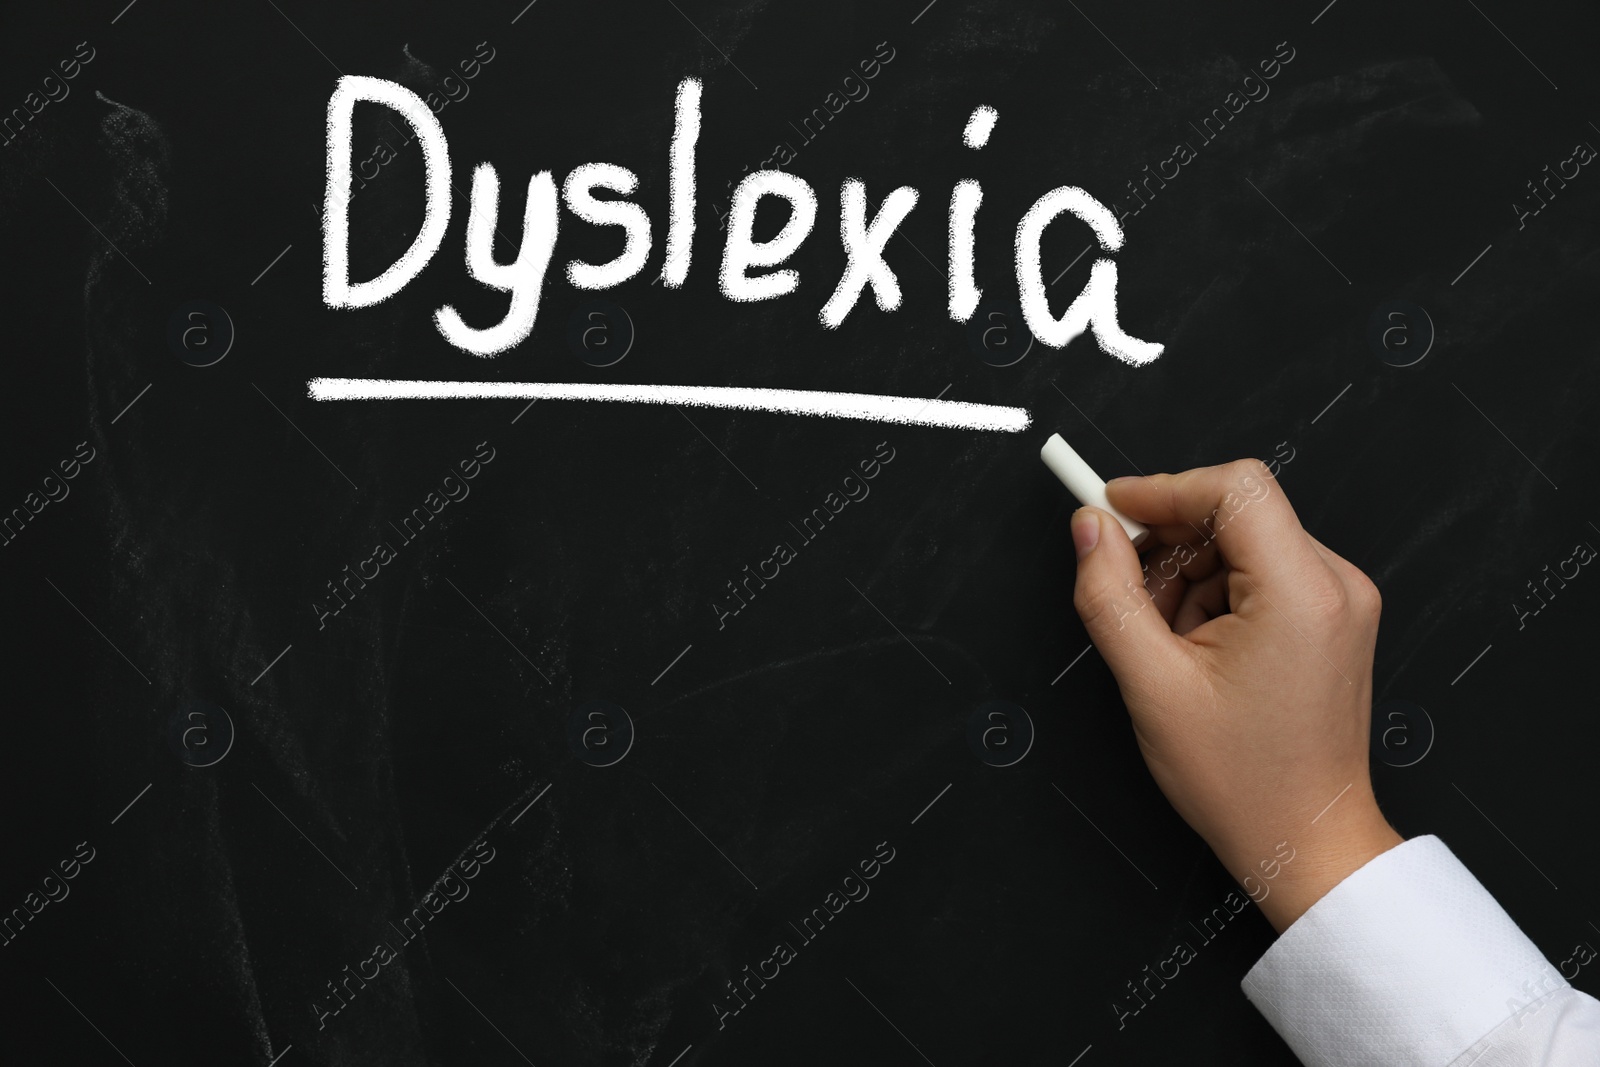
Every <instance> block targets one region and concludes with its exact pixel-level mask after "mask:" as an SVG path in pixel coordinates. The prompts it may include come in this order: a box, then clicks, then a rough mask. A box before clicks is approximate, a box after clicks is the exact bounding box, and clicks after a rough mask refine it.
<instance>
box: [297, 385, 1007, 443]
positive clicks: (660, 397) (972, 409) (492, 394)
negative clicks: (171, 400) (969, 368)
mask: <svg viewBox="0 0 1600 1067" xmlns="http://www.w3.org/2000/svg"><path fill="white" fill-rule="evenodd" d="M306 391H307V393H308V394H309V395H310V396H311V398H312V399H313V400H609V401H613V402H618V403H624V404H684V405H688V406H689V407H702V408H738V409H740V410H743V411H773V412H778V413H780V414H785V415H817V416H821V417H824V418H836V419H863V420H865V421H868V422H896V423H900V424H902V425H905V426H938V427H943V428H945V429H951V430H996V431H1000V432H1003V433H1019V432H1021V431H1023V430H1026V429H1027V428H1028V427H1029V426H1030V425H1032V423H1033V418H1032V416H1030V415H1029V414H1028V409H1027V408H1017V407H1004V406H1002V405H999V404H969V403H967V402H965V401H961V400H925V399H923V398H922V397H914V396H878V395H874V394H871V393H829V392H821V391H816V390H810V389H748V388H741V387H737V386H720V385H616V384H610V383H590V382H440V381H409V380H399V379H392V378H312V379H311V380H310V381H308V382H307V383H306Z"/></svg>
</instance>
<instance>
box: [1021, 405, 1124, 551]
mask: <svg viewBox="0 0 1600 1067" xmlns="http://www.w3.org/2000/svg"><path fill="white" fill-rule="evenodd" d="M1039 458H1040V459H1042V460H1044V465H1045V466H1046V467H1049V468H1050V472H1051V473H1052V474H1054V475H1055V476H1056V477H1057V478H1060V479H1061V484H1062V485H1064V486H1066V487H1067V489H1068V490H1069V491H1070V492H1071V493H1072V495H1073V496H1075V497H1077V498H1078V503H1080V504H1086V505H1089V506H1091V507H1097V508H1099V509H1100V510H1102V511H1108V512H1110V513H1111V514H1112V515H1114V516H1116V520H1117V521H1118V522H1120V523H1122V528H1123V529H1124V530H1126V531H1127V532H1128V539H1129V540H1130V541H1132V542H1133V547H1134V548H1135V549H1139V548H1142V547H1143V546H1144V543H1145V541H1147V540H1149V538H1150V529H1149V527H1147V526H1145V525H1144V524H1143V523H1138V522H1134V521H1133V520H1132V519H1130V518H1128V517H1127V516H1126V515H1124V514H1123V513H1122V512H1120V511H1118V510H1117V509H1116V508H1114V507H1112V506H1111V502H1110V501H1108V500H1107V499H1106V483H1105V482H1104V481H1103V480H1101V478H1100V476H1099V475H1098V474H1096V473H1095V472H1094V470H1093V469H1092V468H1091V467H1090V466H1089V465H1088V464H1087V463H1085V462H1084V461H1083V457H1082V456H1080V455H1078V453H1076V452H1074V451H1073V449H1072V446H1071V445H1069V444H1067V442H1065V441H1063V440H1062V439H1061V435H1060V434H1058V433H1053V434H1051V435H1050V440H1048V441H1046V442H1045V443H1044V447H1043V448H1041V449H1040V450H1039Z"/></svg>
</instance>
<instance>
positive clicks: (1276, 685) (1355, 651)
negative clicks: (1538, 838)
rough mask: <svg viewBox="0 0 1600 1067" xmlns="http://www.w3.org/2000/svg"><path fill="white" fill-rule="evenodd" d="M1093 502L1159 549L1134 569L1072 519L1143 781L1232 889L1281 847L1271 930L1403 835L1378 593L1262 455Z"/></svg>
mask: <svg viewBox="0 0 1600 1067" xmlns="http://www.w3.org/2000/svg"><path fill="white" fill-rule="evenodd" d="M1106 492H1107V498H1108V499H1109V500H1110V502H1111V504H1112V505H1113V506H1114V507H1116V508H1118V509H1120V510H1121V511H1122V512H1123V513H1124V514H1125V515H1127V516H1128V517H1129V518H1132V519H1137V520H1138V521H1140V522H1142V523H1144V524H1145V525H1147V526H1149V527H1150V528H1151V533H1152V537H1151V540H1150V542H1149V543H1150V544H1151V545H1153V546H1157V547H1154V548H1153V549H1152V550H1151V551H1149V553H1148V555H1147V557H1146V559H1145V563H1144V566H1143V568H1141V564H1140V560H1139V556H1138V554H1137V553H1136V552H1135V551H1134V548H1133V545H1132V543H1131V542H1129V540H1128V536H1127V534H1126V533H1125V532H1124V531H1123V529H1122V526H1121V524H1120V523H1118V522H1117V520H1116V519H1115V518H1114V517H1112V516H1111V515H1110V514H1108V513H1106V512H1104V511H1101V510H1100V509H1098V508H1092V507H1084V508H1080V509H1079V510H1078V511H1077V512H1075V513H1074V514H1073V516H1072V538H1073V543H1074V545H1075V546H1076V548H1077V552H1078V578H1077V586H1076V589H1075V592H1074V596H1073V603H1074V606H1075V607H1076V608H1077V610H1078V614H1079V616H1081V617H1082V619H1083V622H1084V625H1085V626H1086V627H1087V628H1088V631H1089V637H1090V639H1091V640H1093V641H1094V643H1095V647H1097V648H1098V649H1099V650H1100V653H1101V655H1102V656H1104V657H1105V660H1106V662H1107V663H1108V664H1109V665H1110V667H1111V671H1112V674H1114V675H1115V676H1116V679H1117V685H1118V687H1119V688H1120V689H1121V691H1122V699H1123V701H1124V702H1125V703H1126V704H1127V706H1128V712H1129V714H1130V715H1131V716H1132V718H1133V727H1134V733H1135V735H1136V737H1137V738H1138V741H1139V748H1140V751H1141V752H1142V753H1143V754H1144V759H1145V763H1146V765H1147V766H1149V768H1150V773H1151V774H1152V775H1153V776H1154V777H1155V780H1156V784H1157V785H1158V786H1160V787H1161V791H1162V793H1164V794H1165V795H1166V797H1167V799H1168V800H1169V801H1170V802H1171V803H1172V806H1173V807H1174V808H1175V809H1177V812H1178V814H1179V815H1181V816H1182V817H1183V819H1184V821H1186V822H1187V823H1188V824H1189V825H1190V826H1191V827H1193V828H1194V830H1195V831H1196V832H1197V833H1198V834H1200V836H1201V837H1202V838H1204V839H1205V841H1206V843H1207V844H1208V845H1210V846H1211V849H1212V851H1213V852H1215V853H1216V854H1217V857H1218V859H1220V860H1221V861H1222V863H1223V865H1224V866H1225V867H1227V868H1228V871H1229V872H1230V873H1231V874H1232V875H1233V876H1234V878H1236V879H1238V880H1240V881H1241V882H1242V883H1244V884H1246V885H1249V882H1246V879H1247V878H1250V877H1251V876H1252V875H1253V876H1254V878H1255V879H1256V880H1259V879H1260V877H1261V873H1262V871H1263V870H1265V869H1266V868H1265V867H1261V869H1260V870H1258V867H1259V866H1260V865H1261V864H1263V863H1266V862H1268V861H1270V859H1271V858H1272V857H1274V856H1280V858H1281V854H1280V853H1279V852H1278V851H1277V849H1278V846H1279V845H1280V844H1281V843H1284V842H1287V845H1288V847H1290V848H1292V849H1293V852H1292V853H1291V854H1292V855H1293V856H1294V861H1293V862H1292V863H1289V864H1283V865H1278V864H1274V869H1276V871H1277V877H1276V878H1275V880H1274V881H1273V883H1272V885H1271V891H1270V892H1267V893H1265V894H1264V895H1262V896H1261V897H1260V898H1256V899H1257V903H1258V904H1259V905H1260V907H1261V910H1262V912H1263V913H1264V914H1265V915H1266V917H1267V919H1268V921H1269V922H1271V923H1272V925H1273V926H1274V927H1275V928H1276V929H1277V930H1279V931H1280V932H1281V931H1283V930H1285V929H1287V928H1288V926H1289V925H1290V924H1291V923H1293V922H1294V921H1295V920H1296V919H1297V918H1299V917H1300V916H1301V915H1302V914H1303V913H1304V912H1305V911H1306V909H1307V908H1309V907H1310V906H1311V905H1312V904H1314V903H1316V901H1317V900H1318V899H1320V898H1321V897H1322V895H1323V894H1324V893H1326V892H1327V891H1328V890H1329V889H1332V888H1333V887H1334V886H1335V885H1337V884H1338V883H1339V882H1340V881H1342V880H1343V879H1344V878H1345V877H1346V876H1347V875H1349V874H1351V873H1352V872H1354V871H1355V870H1356V869H1357V868H1359V867H1361V866H1362V865H1363V864H1365V863H1366V862H1367V861H1368V860H1370V859H1372V858H1373V857H1374V856H1377V855H1379V854H1380V853H1382V852H1384V851H1386V850H1387V849H1389V848H1391V847H1393V846H1394V845H1397V844H1399V843H1400V842H1401V840H1402V839H1401V837H1400V835H1399V834H1397V833H1395V831H1394V830H1393V829H1392V828H1391V827H1390V826H1389V824H1388V822H1387V821H1386V820H1385V819H1384V817H1383V815H1382V813H1380V812H1379V810H1378V804H1377V800H1376V798H1375V797H1374V796H1373V792H1372V782H1371V778H1370V775H1369V773H1368V743H1369V730H1370V723H1371V718H1372V656H1373V646H1374V644H1375V642H1376V640H1377V634H1378V614H1379V609H1380V607H1381V601H1380V598H1379V595H1378V590H1377V588H1376V587H1375V586H1374V585H1373V584H1372V582H1371V580H1370V579H1368V578H1367V576H1366V575H1365V574H1363V573H1362V572H1361V570H1360V569H1359V568H1357V567H1356V566H1355V565H1353V564H1351V563H1350V562H1349V561H1347V560H1345V559H1343V558H1342V557H1340V556H1339V555H1337V554H1336V553H1334V552H1333V551H1331V550H1330V549H1328V548H1327V547H1326V546H1324V545H1323V544H1322V543H1321V542H1319V541H1318V540H1317V539H1316V538H1314V537H1312V536H1311V535H1310V534H1309V533H1307V532H1306V531H1305V529H1304V528H1303V527H1301V525H1300V520H1299V518H1298V517H1297V516H1296V515H1295V512H1294V509H1293V508H1292V507H1291V506H1290V505H1289V501H1288V499H1287V498H1286V497H1285V496H1284V494H1283V491H1282V488H1281V487H1280V486H1278V484H1277V482H1276V480H1275V479H1274V478H1273V477H1272V475H1271V473H1270V472H1269V471H1268V470H1267V468H1266V466H1265V464H1263V463H1261V462H1260V461H1258V460H1240V461H1238V462H1235V463H1229V464H1226V465H1223V466H1217V467H1201V468H1197V469H1195V470H1190V471H1185V472H1183V473H1182V474H1175V475H1174V474H1157V475H1152V476H1148V477H1138V478H1118V479H1116V480H1115V481H1112V482H1111V483H1110V484H1109V485H1108V486H1107V487H1106ZM1251 896H1252V898H1255V893H1253V892H1252V893H1251Z"/></svg>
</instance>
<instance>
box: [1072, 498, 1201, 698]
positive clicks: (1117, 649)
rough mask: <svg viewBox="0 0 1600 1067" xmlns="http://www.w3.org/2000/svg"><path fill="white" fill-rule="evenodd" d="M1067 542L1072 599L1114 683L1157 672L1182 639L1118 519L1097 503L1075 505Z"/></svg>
mask: <svg viewBox="0 0 1600 1067" xmlns="http://www.w3.org/2000/svg"><path fill="white" fill-rule="evenodd" d="M1072 543H1073V545H1074V547H1076V549H1077V551H1078V581H1077V585H1076V586H1075V587H1074V589H1073V594H1072V605H1073V607H1075V608H1076V609H1077V611H1078V616H1079V618H1081V619H1082V620H1083V625H1084V626H1085V628H1087V629H1088V631H1089V640H1091V641H1093V642H1094V645H1095V647H1096V648H1098V649H1099V650H1100V655H1101V656H1103V657H1105V661H1106V663H1108V664H1109V665H1110V666H1111V673H1113V674H1114V675H1116V677H1117V682H1118V684H1119V685H1124V686H1125V685H1126V684H1127V683H1128V682H1129V681H1130V680H1131V679H1132V678H1134V677H1137V676H1146V675H1149V674H1152V673H1157V672H1159V670H1160V669H1161V665H1162V663H1163V662H1164V661H1166V660H1168V659H1169V658H1170V657H1173V656H1175V655H1177V653H1178V647H1177V646H1178V643H1179V642H1181V641H1182V640H1183V639H1182V638H1180V637H1178V635H1176V634H1174V633H1173V632H1172V628H1171V627H1169V626H1168V625H1167V621H1166V620H1165V619H1163V618H1162V617H1161V612H1160V610H1158V609H1157V608H1156V607H1155V605H1154V602H1153V598H1152V597H1151V595H1150V592H1149V590H1147V589H1146V588H1145V587H1144V571H1143V569H1142V567H1141V566H1140V563H1139V554H1138V553H1137V552H1135V551H1134V548H1133V543H1132V542H1131V541H1129V540H1128V534H1127V532H1126V531H1125V530H1124V529H1123V528H1122V524H1121V523H1119V522H1118V521H1117V520H1116V519H1115V518H1113V517H1112V516H1111V515H1110V514H1109V513H1108V512H1105V511H1101V510H1100V509H1099V508H1094V507H1082V508H1079V509H1078V510H1077V511H1075V512H1074V513H1073V515H1072Z"/></svg>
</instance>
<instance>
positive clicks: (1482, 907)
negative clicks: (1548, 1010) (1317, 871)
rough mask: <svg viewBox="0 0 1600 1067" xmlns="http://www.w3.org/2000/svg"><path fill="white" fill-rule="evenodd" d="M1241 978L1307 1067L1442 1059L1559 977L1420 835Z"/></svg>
mask: <svg viewBox="0 0 1600 1067" xmlns="http://www.w3.org/2000/svg"><path fill="white" fill-rule="evenodd" d="M1242 985H1243V988H1244V994H1245V996H1246V997H1248V998H1249V999H1250V1002H1251V1003H1253V1004H1254V1005H1255V1006H1256V1008H1257V1009H1259V1010H1260V1012H1261V1014H1262V1015H1264V1016H1266V1019H1267V1021H1268V1022H1269V1023H1271V1024H1272V1028H1273V1029H1274V1030H1276V1031H1277V1032H1278V1034H1279V1036H1280V1037H1282V1038H1283V1040H1284V1041H1285V1042H1286V1043H1287V1044H1288V1045H1289V1047H1290V1048H1291V1049H1293V1050H1294V1053H1295V1055H1296V1056H1298V1057H1300V1060H1301V1062H1302V1063H1304V1064H1306V1065H1307V1067H1336V1065H1337V1067H1343V1065H1346V1064H1349V1065H1356V1064H1373V1063H1382V1064H1396V1065H1405V1067H1410V1065H1415V1067H1438V1065H1439V1064H1447V1063H1450V1062H1451V1061H1452V1060H1454V1059H1456V1058H1457V1057H1458V1056H1460V1055H1461V1053H1462V1052H1463V1051H1464V1050H1465V1049H1467V1048H1468V1047H1470V1046H1471V1045H1472V1044H1473V1043H1474V1042H1476V1041H1477V1040H1478V1039H1479V1038H1481V1037H1483V1036H1484V1035H1485V1034H1487V1033H1488V1032H1489V1031H1490V1030H1493V1029H1494V1028H1495V1027H1496V1026H1498V1025H1499V1024H1500V1023H1502V1022H1504V1021H1505V1020H1506V1019H1508V1018H1509V1017H1510V1016H1512V1015H1513V1014H1515V1012H1516V1011H1517V1009H1518V1007H1519V1006H1521V1005H1523V1004H1526V1003H1527V1002H1529V1001H1531V1000H1534V999H1536V998H1538V997H1542V996H1544V995H1546V994H1548V993H1552V992H1554V991H1556V990H1557V989H1561V988H1565V987H1566V986H1567V982H1566V980H1565V979H1564V978H1562V977H1561V975H1560V973H1559V972H1557V971H1556V970H1555V969H1554V968H1553V967H1551V966H1550V965H1549V963H1547V962H1546V961H1545V958H1544V956H1543V955H1542V954H1541V953H1540V952H1539V949H1538V948H1537V947H1536V946H1535V945H1534V944H1533V942H1531V941H1529V940H1528V938H1527V936H1526V935H1524V934H1523V932H1522V931H1521V930H1520V929H1518V928H1517V924H1516V923H1514V922H1512V920H1511V917H1510V916H1509V915H1507V914H1506V913H1505V911H1504V910H1503V909H1502V908H1501V907H1500V905H1499V904H1497V903H1496V902H1495V899H1494V897H1492V896H1490V895H1489V891H1488V890H1486V889H1484V887H1483V886H1482V885H1481V884H1479V882H1478V880H1477V879H1476V878H1474V877H1473V876H1472V872H1470V871H1468V870H1467V868H1466V867H1465V866H1463V865H1462V863H1461V861H1460V860H1458V859H1456V857H1455V854H1454V853H1452V852H1451V851H1450V850H1449V849H1448V848H1446V847H1445V844H1444V842H1443V841H1440V840H1439V839H1438V838H1437V837H1434V836H1432V835H1428V836H1424V837H1416V838H1412V839H1411V840H1409V841H1406V842H1403V843H1402V844H1399V845H1396V846H1395V847H1394V848H1391V849H1389V850H1388V851H1387V852H1384V853H1382V854H1381V855H1379V856H1377V857H1375V858H1373V859H1372V860H1370V861H1368V862H1367V863H1366V865H1364V866H1363V867H1361V868H1360V869H1359V870H1357V871H1356V872H1355V873H1353V874H1351V875H1350V876H1349V877H1347V878H1346V879H1345V880H1344V881H1342V882H1340V883H1339V884H1338V885H1336V886H1334V887H1333V889H1331V890H1330V891H1329V892H1328V893H1327V894H1326V895H1325V896H1324V897H1323V898H1322V899H1321V900H1319V901H1317V902H1316V903H1315V904H1313V905H1312V906H1311V908H1310V909H1309V910H1308V911H1306V913H1305V914H1304V915H1302V916H1300V918H1299V919H1298V920H1296V921H1295V922H1294V924H1293V925H1291V926H1290V927H1289V929H1287V930H1285V931H1284V932H1283V934H1282V935H1281V936H1280V937H1279V938H1278V940H1277V941H1276V942H1275V943H1274V944H1273V946H1272V947H1271V948H1270V949H1268V950H1267V952H1266V954H1265V955H1264V956H1262V957H1261V959H1260V960H1258V961H1257V962H1256V965H1255V966H1254V967H1252V968H1251V969H1250V973H1249V974H1247V975H1245V978H1244V981H1243V983H1242Z"/></svg>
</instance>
